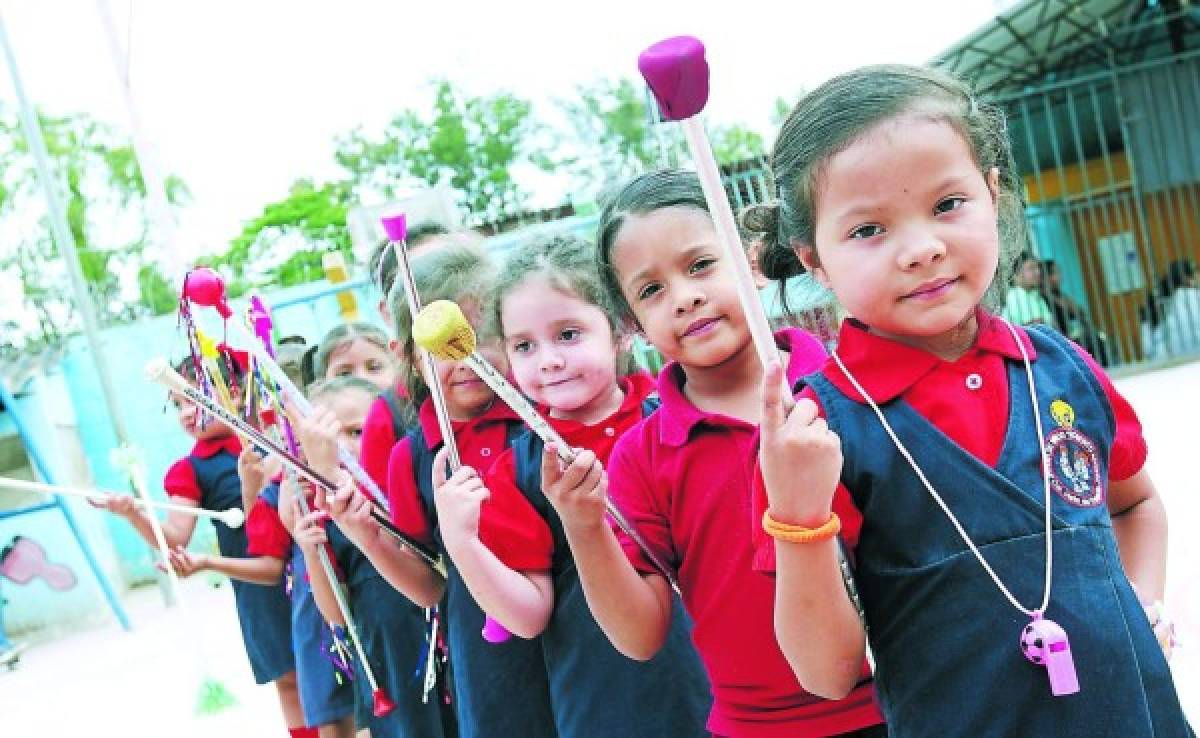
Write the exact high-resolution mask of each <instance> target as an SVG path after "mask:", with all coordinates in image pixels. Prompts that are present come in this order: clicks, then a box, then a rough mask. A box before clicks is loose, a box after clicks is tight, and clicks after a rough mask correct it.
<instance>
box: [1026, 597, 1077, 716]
mask: <svg viewBox="0 0 1200 738" xmlns="http://www.w3.org/2000/svg"><path fill="white" fill-rule="evenodd" d="M1021 652H1022V653H1024V654H1025V658H1027V659H1029V660H1030V661H1032V662H1033V663H1035V664H1041V665H1042V666H1045V667H1046V672H1047V673H1048V674H1049V675H1050V692H1051V694H1053V695H1054V696H1055V697H1063V696H1066V695H1069V694H1075V693H1076V692H1078V691H1079V677H1078V676H1077V675H1076V674H1075V659H1074V658H1073V657H1072V656H1071V644H1070V642H1069V641H1068V640H1067V632H1066V631H1065V630H1063V629H1062V626H1060V625H1059V624H1058V623H1056V622H1054V621H1053V620H1046V619H1044V618H1042V617H1041V616H1040V615H1035V616H1034V619H1033V621H1032V622H1030V623H1029V625H1026V626H1025V629H1024V630H1022V631H1021Z"/></svg>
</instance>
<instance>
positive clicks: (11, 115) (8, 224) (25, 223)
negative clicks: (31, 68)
mask: <svg viewBox="0 0 1200 738" xmlns="http://www.w3.org/2000/svg"><path fill="white" fill-rule="evenodd" d="M39 123H40V126H41V129H42V135H43V138H44V139H45V143H46V149H47V154H48V155H49V158H50V167H51V169H52V176H54V177H55V179H56V184H57V185H58V188H59V192H60V194H61V201H62V203H63V204H64V205H65V209H66V213H65V215H66V221H67V227H68V229H69V231H70V233H71V235H72V237H73V240H74V242H75V247H76V249H77V253H78V255H79V261H80V264H81V266H82V271H83V276H84V280H85V283H86V285H87V288H88V290H89V292H90V294H91V297H92V302H93V304H94V306H95V308H96V310H97V313H98V315H97V318H98V319H99V322H100V323H101V324H102V325H103V324H107V323H112V322H115V321H121V320H131V319H134V318H137V317H138V316H140V315H145V314H157V313H160V312H165V311H169V310H171V309H173V308H174V305H173V302H170V304H168V303H169V301H168V300H167V299H166V297H165V296H164V295H163V294H161V292H160V291H158V284H159V283H160V282H162V281H164V280H163V278H162V276H161V275H159V274H158V273H157V271H156V269H155V267H154V265H153V263H152V260H151V259H150V258H149V256H150V255H148V254H146V253H145V251H146V249H145V247H146V245H147V242H148V236H149V234H148V230H147V223H146V217H145V200H146V185H145V182H144V181H143V179H142V175H141V171H140V169H139V168H138V165H137V159H136V157H135V156H134V152H133V149H132V148H131V146H130V145H129V143H128V142H127V141H126V140H124V139H123V138H122V137H120V136H118V135H117V134H116V133H115V132H114V131H113V130H112V129H110V128H109V127H108V126H106V125H104V124H102V123H100V122H97V121H95V120H93V119H91V118H90V117H88V116H86V115H81V114H77V115H67V116H61V117H52V116H47V115H41V116H39ZM186 196H187V191H186V188H185V187H184V186H183V183H182V182H181V181H180V180H179V179H178V178H174V177H173V178H170V179H169V180H168V182H167V197H168V200H169V201H171V202H173V203H179V202H181V201H182V200H183V199H184V198H186ZM0 218H3V220H4V226H3V240H4V242H5V248H4V249H3V250H0V271H3V272H5V273H7V274H9V275H10V276H13V277H15V278H16V280H17V281H18V282H19V283H20V285H21V289H22V291H23V298H24V305H25V310H26V313H27V315H25V316H18V319H16V320H14V319H12V318H10V319H9V320H8V324H9V325H8V326H7V327H8V328H10V329H11V334H10V333H9V330H6V334H9V335H17V336H19V338H17V339H16V340H10V344H12V345H18V344H19V345H25V346H31V347H37V346H39V345H45V344H51V343H55V342H57V341H59V340H61V338H62V337H63V336H65V335H67V334H69V333H70V332H72V331H73V330H75V329H76V328H77V326H78V315H77V314H76V311H75V309H74V300H73V296H72V293H71V291H70V290H69V289H67V288H66V287H65V283H66V277H65V274H66V269H65V265H64V263H63V260H62V259H61V258H60V257H61V254H60V253H59V251H58V245H57V244H55V243H54V241H53V239H52V237H51V231H50V227H49V220H48V212H47V205H46V200H45V196H44V192H43V190H42V188H41V184H40V182H39V180H38V176H37V170H36V166H35V162H34V158H33V155H32V153H31V151H30V149H29V145H28V142H27V141H26V139H25V135H24V131H23V130H22V129H21V126H20V123H19V119H18V117H17V115H16V113H15V111H11V110H4V109H0ZM147 290H148V291H147ZM6 317H7V316H6ZM22 318H23V319H22ZM13 326H16V327H15V328H14V327H13Z"/></svg>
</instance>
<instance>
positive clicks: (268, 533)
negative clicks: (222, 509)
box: [246, 497, 292, 561]
mask: <svg viewBox="0 0 1200 738" xmlns="http://www.w3.org/2000/svg"><path fill="white" fill-rule="evenodd" d="M246 554H247V555H248V556H270V557H272V558H276V559H283V560H284V561H287V559H288V558H290V557H291V555H292V536H291V534H290V533H288V531H287V528H285V527H283V521H282V520H280V519H279V510H278V509H277V508H275V507H274V506H273V505H271V504H270V503H268V502H267V501H266V500H264V499H263V498H262V497H259V498H258V499H257V500H255V501H254V507H252V508H250V514H249V515H247V516H246Z"/></svg>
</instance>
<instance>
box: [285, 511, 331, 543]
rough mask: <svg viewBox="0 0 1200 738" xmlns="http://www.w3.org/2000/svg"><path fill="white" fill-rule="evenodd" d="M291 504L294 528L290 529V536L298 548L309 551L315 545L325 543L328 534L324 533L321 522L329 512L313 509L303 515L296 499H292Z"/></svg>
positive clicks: (327, 539)
mask: <svg viewBox="0 0 1200 738" xmlns="http://www.w3.org/2000/svg"><path fill="white" fill-rule="evenodd" d="M292 505H293V506H294V509H293V511H292V515H293V516H294V517H295V520H296V528H295V530H293V531H292V538H293V539H295V541H296V543H297V544H299V545H300V548H301V549H302V550H305V551H309V552H311V551H313V550H314V549H316V547H317V546H321V545H324V544H325V543H327V542H328V541H329V536H328V535H326V534H325V526H324V525H322V523H324V522H325V521H326V520H328V519H329V513H327V512H325V511H324V510H313V511H312V512H310V513H308V514H307V515H304V514H302V513H301V512H300V503H299V502H298V501H296V500H294V499H293V501H292Z"/></svg>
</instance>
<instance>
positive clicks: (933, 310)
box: [793, 116, 999, 353]
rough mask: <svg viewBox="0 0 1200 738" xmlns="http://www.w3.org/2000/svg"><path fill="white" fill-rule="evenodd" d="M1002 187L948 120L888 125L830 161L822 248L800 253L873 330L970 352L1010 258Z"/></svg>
mask: <svg viewBox="0 0 1200 738" xmlns="http://www.w3.org/2000/svg"><path fill="white" fill-rule="evenodd" d="M998 187H999V174H998V172H997V170H995V169H993V170H991V171H990V172H988V174H987V176H986V177H985V176H984V175H982V174H981V173H980V172H979V168H978V167H977V166H976V164H975V161H974V158H973V157H972V155H971V150H970V148H969V147H968V145H967V142H966V141H965V140H964V139H963V137H962V136H961V135H959V133H958V131H957V130H955V129H954V128H953V127H952V126H950V125H949V124H947V123H944V122H939V121H933V120H928V119H926V118H921V117H915V116H910V117H904V118H900V119H898V120H892V121H887V122H885V123H883V124H881V125H880V126H878V127H876V128H875V129H874V130H872V131H869V132H868V133H867V134H866V135H864V136H863V137H862V138H860V139H859V140H858V141H857V142H855V143H854V144H852V145H850V146H849V147H847V148H846V149H845V150H843V151H841V152H840V153H838V154H835V155H834V156H833V157H832V158H830V159H829V161H828V162H827V163H826V166H825V167H824V169H823V170H822V175H821V179H820V182H819V186H818V188H817V193H816V244H815V245H816V249H815V252H814V250H813V249H812V248H810V247H809V246H808V245H806V244H800V243H793V247H794V248H795V249H796V254H797V256H798V257H799V258H800V260H801V262H802V263H803V264H804V265H805V267H807V268H808V270H809V271H810V272H812V274H813V276H814V277H815V278H816V279H817V280H818V281H819V282H820V283H821V284H824V285H825V286H826V287H829V288H830V289H832V290H833V292H834V294H835V295H837V298H838V300H840V301H841V303H842V305H843V306H844V307H845V308H846V310H847V311H848V312H849V313H850V315H852V316H854V317H855V318H858V319H859V320H861V321H862V322H863V323H866V324H867V325H868V326H870V328H871V331H872V332H873V333H877V334H879V335H882V336H886V337H889V338H893V339H896V340H900V341H902V342H904V343H908V344H910V345H915V346H918V347H925V348H928V349H933V347H935V346H939V345H940V342H941V341H944V340H945V339H946V338H948V337H955V338H956V340H964V338H965V340H966V341H967V342H968V343H967V345H968V346H969V345H971V343H973V341H974V336H975V328H976V326H975V324H974V310H975V307H976V306H977V305H978V304H979V301H980V299H981V298H982V297H983V294H984V292H986V291H987V288H988V286H989V285H990V284H991V282H992V278H993V276H994V274H995V272H996V264H997V260H998V258H999V256H998V253H999V245H998V242H999V237H998V235H997V225H996V197H997V193H998ZM963 328H966V330H965V331H964V330H962V329H963ZM956 329H957V330H956ZM960 348H963V349H964V350H965V347H960ZM938 353H942V351H940V350H939V351H938Z"/></svg>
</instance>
